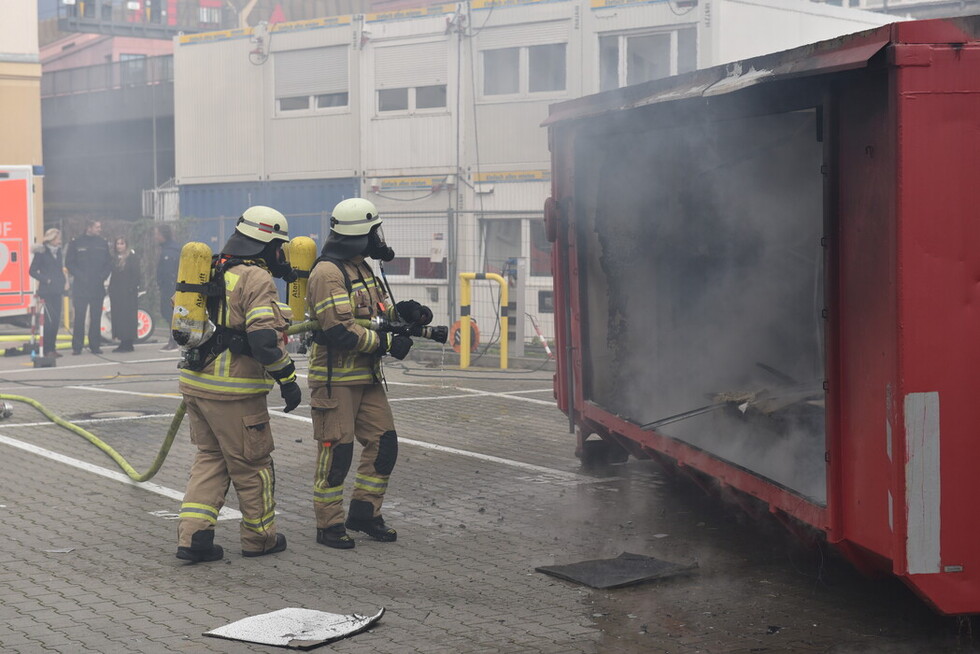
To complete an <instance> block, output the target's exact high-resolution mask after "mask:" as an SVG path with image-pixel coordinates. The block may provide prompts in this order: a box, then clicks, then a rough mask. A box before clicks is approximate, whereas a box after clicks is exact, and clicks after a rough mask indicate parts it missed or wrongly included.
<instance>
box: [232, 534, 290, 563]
mask: <svg viewBox="0 0 980 654" xmlns="http://www.w3.org/2000/svg"><path fill="white" fill-rule="evenodd" d="M284 549H286V537H285V536H283V535H282V534H276V544H275V545H273V546H272V547H270V548H269V549H267V550H262V551H259V552H251V551H249V550H242V556H247V557H249V558H251V557H253V556H265V555H266V554H275V553H277V552H282V551H283V550H284Z"/></svg>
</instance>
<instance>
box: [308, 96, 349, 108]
mask: <svg viewBox="0 0 980 654" xmlns="http://www.w3.org/2000/svg"><path fill="white" fill-rule="evenodd" d="M346 106H347V93H323V94H321V95H318V96H316V108H317V109H327V108H328V107H346ZM304 108H305V107H304Z"/></svg>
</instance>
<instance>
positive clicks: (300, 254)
mask: <svg viewBox="0 0 980 654" xmlns="http://www.w3.org/2000/svg"><path fill="white" fill-rule="evenodd" d="M288 254H289V265H290V266H292V268H293V270H295V271H296V274H297V275H298V277H297V279H296V281H295V282H292V283H291V284H289V288H288V296H289V308H290V309H292V310H293V320H294V321H295V322H302V321H303V320H306V286H307V284H308V283H309V280H310V270H312V269H313V264H314V263H315V262H316V242H314V241H313V239H312V238H309V237H308V236H297V237H296V238H294V239H293V240H291V241H290V242H289V252H288Z"/></svg>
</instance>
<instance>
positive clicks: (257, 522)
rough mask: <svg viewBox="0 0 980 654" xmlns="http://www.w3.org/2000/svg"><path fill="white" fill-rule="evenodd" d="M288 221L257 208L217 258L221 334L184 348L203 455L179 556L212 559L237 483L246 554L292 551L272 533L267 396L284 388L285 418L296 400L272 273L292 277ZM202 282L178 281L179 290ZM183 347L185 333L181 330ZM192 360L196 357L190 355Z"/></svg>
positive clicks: (216, 318) (186, 386) (188, 497)
mask: <svg viewBox="0 0 980 654" xmlns="http://www.w3.org/2000/svg"><path fill="white" fill-rule="evenodd" d="M287 236H288V232H287V225H286V219H285V218H284V217H283V216H282V214H281V213H279V212H278V211H276V210H274V209H270V208H269V207H251V208H249V209H248V210H247V211H246V212H245V213H244V214H243V215H242V217H241V218H239V222H238V225H237V226H236V231H235V233H234V234H233V235H232V237H231V238H230V239H229V240H228V243H227V244H226V245H225V247H224V249H223V250H222V252H221V254H220V255H219V256H218V258H217V260H216V262H215V265H214V273H213V277H212V282H211V283H212V284H217V286H216V287H215V286H212V289H211V290H215V289H217V290H216V291H215V293H216V294H215V295H213V296H212V298H211V299H210V300H209V311H208V313H209V316H210V318H211V320H212V321H213V322H214V323H215V332H214V334H213V335H211V336H210V338H208V340H206V341H205V342H203V343H202V344H200V345H198V346H197V347H194V348H191V349H189V350H185V364H184V365H185V367H184V368H183V370H182V371H181V375H180V391H181V393H182V394H183V396H184V401H185V403H186V405H187V415H188V417H189V419H190V430H191V440H192V441H193V443H194V444H195V445H196V446H197V453H196V455H195V458H194V463H193V465H192V467H191V473H190V479H189V480H188V483H187V490H186V491H185V494H184V501H183V503H182V504H181V507H180V520H179V522H178V524H177V545H178V547H177V558H179V559H184V560H187V561H191V562H194V563H197V562H202V561H216V560H219V559H220V558H222V556H223V550H222V548H221V547H220V546H218V545H215V544H214V527H215V524H216V522H217V519H218V512H219V511H220V510H221V507H222V505H223V504H224V501H225V495H226V494H227V492H228V487H229V485H231V484H234V486H235V491H236V492H237V494H238V503H239V508H240V510H241V512H242V520H241V524H240V538H241V546H242V555H243V556H261V555H264V554H273V553H275V552H280V551H282V550H284V549H286V539H285V537H284V536H283V535H282V534H279V533H277V531H276V513H275V507H276V503H275V483H276V475H275V468H274V467H273V461H272V451H273V449H274V444H273V438H272V430H271V423H270V419H269V411H268V407H267V399H266V398H267V395H268V394H269V391H270V390H272V388H273V386H274V385H275V384H276V383H278V384H279V386H280V391H281V394H282V397H283V399H284V400H285V402H286V408H285V410H286V411H291V410H292V409H294V408H295V407H296V406H297V405H298V404H299V402H300V399H301V391H300V389H299V386H298V385H297V383H296V373H295V366H294V364H293V361H292V359H291V358H290V357H289V355H288V354H287V353H286V351H285V348H284V344H283V340H282V335H283V333H284V332H285V330H286V326H287V318H288V315H287V314H288V309H285V311H284V309H283V308H282V306H281V305H280V304H279V302H278V294H277V291H276V287H275V284H274V283H273V276H276V277H288V274H289V273H288V264H286V263H285V261H284V260H283V255H282V244H283V243H285V242H286V239H287ZM197 288H198V285H195V284H192V283H184V282H180V281H178V290H184V291H188V290H189V291H194V290H196V289H197ZM175 338H176V339H177V340H178V342H179V341H180V340H185V341H186V340H187V336H186V335H183V336H182V337H181V336H180V334H178V333H176V332H175ZM191 354H193V355H194V356H193V357H192V356H189V355H191Z"/></svg>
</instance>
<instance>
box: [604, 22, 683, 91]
mask: <svg viewBox="0 0 980 654" xmlns="http://www.w3.org/2000/svg"><path fill="white" fill-rule="evenodd" d="M696 68H697V28H695V27H686V28H682V29H677V30H671V31H658V32H651V33H647V34H635V33H634V34H609V35H605V36H600V37H599V90H600V91H608V90H609V89H615V88H619V87H621V86H628V85H630V84H640V83H642V82H649V81H650V80H655V79H660V78H663V77H669V76H670V75H678V74H681V73H686V72H689V71H692V70H695V69H696Z"/></svg>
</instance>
